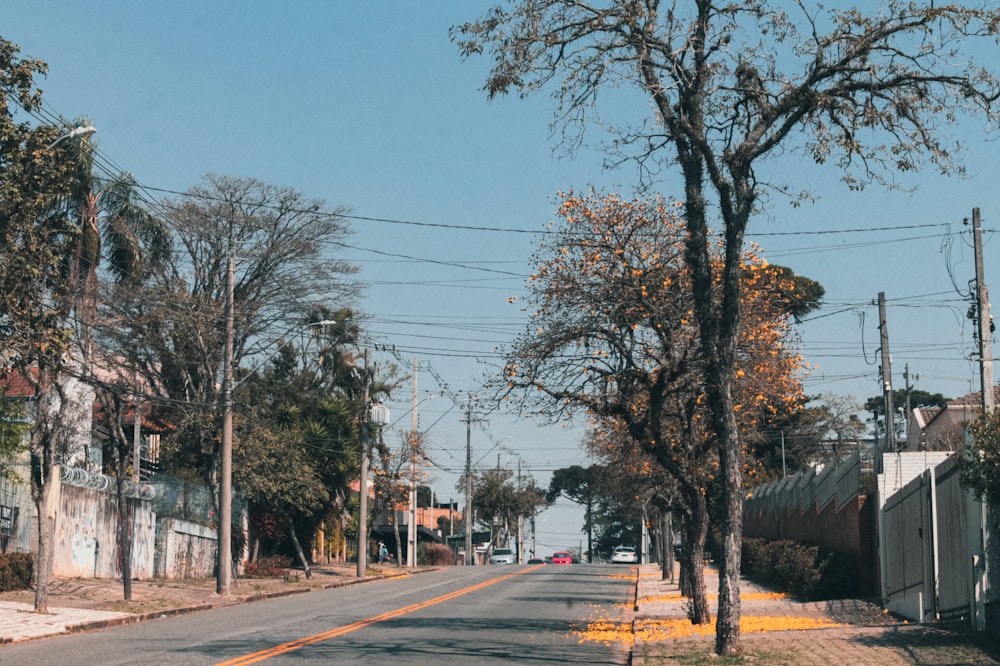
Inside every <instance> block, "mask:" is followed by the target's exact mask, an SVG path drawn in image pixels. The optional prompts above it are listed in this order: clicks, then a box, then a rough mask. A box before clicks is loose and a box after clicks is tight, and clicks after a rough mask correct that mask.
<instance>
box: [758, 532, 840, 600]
mask: <svg viewBox="0 0 1000 666" xmlns="http://www.w3.org/2000/svg"><path fill="white" fill-rule="evenodd" d="M742 573H743V574H744V575H745V576H747V577H748V578H750V579H751V580H753V581H755V582H757V583H760V584H762V585H767V586H768V587H773V588H775V589H777V590H780V591H782V592H788V593H790V594H793V595H794V596H796V597H798V598H799V599H803V600H815V599H835V598H844V597H850V596H853V595H854V594H855V593H856V592H857V582H858V581H857V579H858V576H857V572H856V571H855V567H854V565H853V564H852V562H851V560H850V558H848V557H847V556H845V555H843V554H841V553H838V552H835V551H832V550H829V549H820V548H819V547H817V546H805V545H802V544H800V543H797V542H795V541H789V540H781V541H766V540H765V539H753V538H751V539H744V540H743V551H742Z"/></svg>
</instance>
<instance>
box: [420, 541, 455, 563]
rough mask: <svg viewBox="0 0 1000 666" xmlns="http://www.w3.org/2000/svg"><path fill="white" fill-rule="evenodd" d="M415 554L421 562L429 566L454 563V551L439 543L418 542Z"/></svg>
mask: <svg viewBox="0 0 1000 666" xmlns="http://www.w3.org/2000/svg"><path fill="white" fill-rule="evenodd" d="M417 555H418V557H419V559H420V560H421V561H422V562H424V563H425V564H428V565H430V566H444V565H451V564H455V553H454V551H452V549H451V548H449V547H448V546H445V545H444V544H440V543H429V544H420V548H419V549H418V553H417Z"/></svg>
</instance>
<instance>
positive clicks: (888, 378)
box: [878, 291, 896, 471]
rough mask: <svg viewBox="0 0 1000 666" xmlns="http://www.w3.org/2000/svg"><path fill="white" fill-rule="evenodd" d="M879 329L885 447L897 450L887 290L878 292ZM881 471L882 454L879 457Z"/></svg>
mask: <svg viewBox="0 0 1000 666" xmlns="http://www.w3.org/2000/svg"><path fill="white" fill-rule="evenodd" d="M878 322H879V324H878V329H879V334H880V343H881V346H882V395H883V396H884V401H885V449H886V451H895V450H896V418H895V416H896V412H895V408H894V407H893V405H892V357H891V356H890V354H889V327H888V325H887V324H886V315H885V292H884V291H880V292H879V293H878ZM878 464H879V471H881V465H882V456H879V457H878Z"/></svg>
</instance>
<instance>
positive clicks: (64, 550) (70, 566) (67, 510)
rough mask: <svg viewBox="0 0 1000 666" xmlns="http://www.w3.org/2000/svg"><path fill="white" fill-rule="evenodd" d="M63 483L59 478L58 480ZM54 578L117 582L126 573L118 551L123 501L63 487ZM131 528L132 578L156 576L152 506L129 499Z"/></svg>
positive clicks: (128, 523) (59, 492)
mask: <svg viewBox="0 0 1000 666" xmlns="http://www.w3.org/2000/svg"><path fill="white" fill-rule="evenodd" d="M56 478H58V477H56ZM54 491H55V492H56V493H57V495H58V504H57V506H58V509H57V514H56V522H55V534H54V535H53V536H54V542H53V559H52V573H53V574H54V575H56V576H79V577H82V578H117V577H121V573H122V556H121V551H120V549H119V547H118V539H117V536H116V532H117V529H118V498H117V497H116V496H115V495H114V494H113V493H109V492H106V491H103V490H97V489H95V488H87V487H80V486H75V485H71V484H68V483H59V485H58V488H54ZM125 503H126V506H125V507H124V509H125V512H126V529H127V530H129V532H130V533H131V538H132V558H131V559H132V578H133V579H137V580H143V579H149V578H151V577H152V576H153V546H154V543H153V541H154V540H153V534H154V526H155V522H156V516H155V515H154V514H153V512H152V508H151V505H150V503H149V502H148V501H145V500H141V499H138V498H127V499H126V500H125Z"/></svg>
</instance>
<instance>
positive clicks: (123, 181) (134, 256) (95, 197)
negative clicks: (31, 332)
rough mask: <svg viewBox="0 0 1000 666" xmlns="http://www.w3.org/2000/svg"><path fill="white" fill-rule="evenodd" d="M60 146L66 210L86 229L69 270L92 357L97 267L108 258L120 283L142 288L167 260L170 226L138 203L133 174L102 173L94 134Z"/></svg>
mask: <svg viewBox="0 0 1000 666" xmlns="http://www.w3.org/2000/svg"><path fill="white" fill-rule="evenodd" d="M76 125H77V127H85V126H89V125H90V121H89V120H88V119H85V118H81V119H79V120H77V121H76ZM58 145H59V148H58V149H59V151H60V152H61V153H62V156H63V158H64V159H67V160H70V161H71V164H72V174H73V179H72V182H71V183H70V195H69V196H68V197H67V198H66V199H64V200H63V201H61V202H60V206H61V207H63V208H64V209H65V212H66V214H67V215H70V216H72V217H74V218H75V219H76V220H77V221H78V225H79V229H80V234H79V236H78V238H77V242H76V245H75V247H74V249H73V253H72V255H71V256H70V257H67V262H66V267H65V270H66V276H67V279H68V281H69V284H70V290H69V293H70V299H71V302H70V306H71V308H72V311H73V314H74V315H75V319H76V322H77V324H78V326H79V332H80V337H81V345H80V346H81V350H80V351H82V352H83V353H84V358H85V359H86V357H87V354H88V352H89V351H90V350H89V338H90V328H91V326H92V325H93V322H94V317H95V314H96V310H97V304H98V300H99V295H100V283H99V280H98V274H97V269H98V266H99V265H100V263H101V259H102V254H103V257H104V258H105V259H106V260H107V261H106V264H105V266H106V268H107V270H108V271H109V273H110V274H111V276H112V278H113V279H114V280H115V282H117V283H124V284H137V283H139V282H140V281H141V280H142V278H143V277H144V275H145V274H146V271H148V269H149V267H150V266H151V265H152V264H154V263H156V262H160V261H163V260H164V259H165V258H166V257H167V255H168V253H169V241H168V236H167V232H166V227H165V226H164V224H163V223H162V222H161V221H160V220H158V219H157V218H156V217H154V216H153V215H152V214H151V213H150V212H149V211H148V210H147V209H146V208H144V207H143V206H141V205H140V204H139V203H138V201H137V196H136V190H137V184H136V181H135V179H134V178H133V177H132V175H131V174H129V173H119V174H115V175H112V176H110V177H106V176H101V175H98V173H97V172H96V170H95V161H94V158H95V154H96V151H97V145H96V143H95V141H94V140H93V139H92V137H91V136H90V135H89V134H80V135H79V136H76V137H72V138H70V139H69V140H66V141H60V142H59V144H58ZM102 241H103V247H102ZM102 250H103V252H102Z"/></svg>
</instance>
